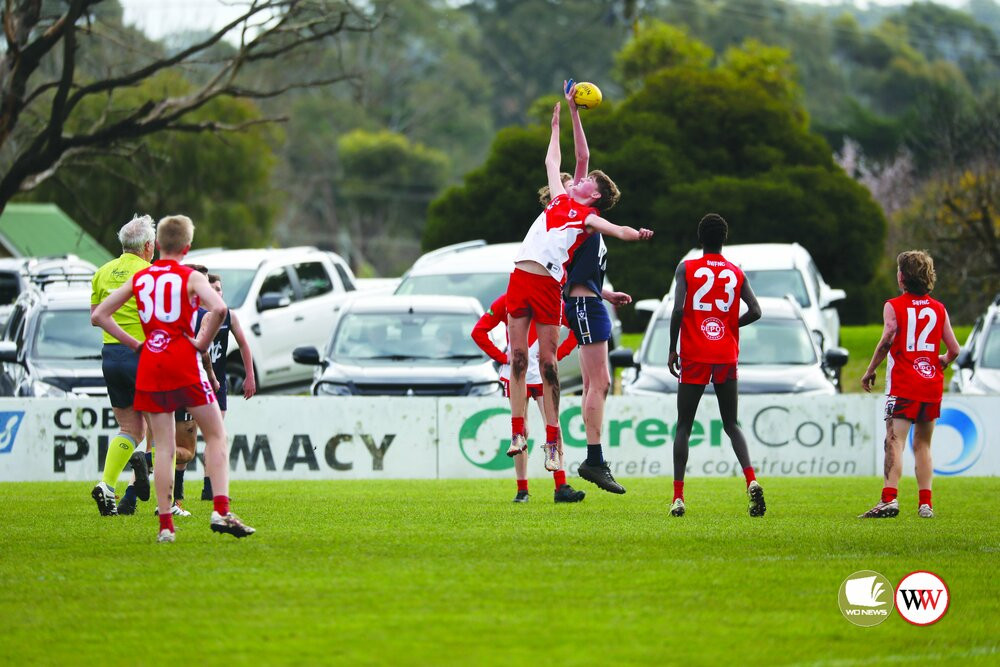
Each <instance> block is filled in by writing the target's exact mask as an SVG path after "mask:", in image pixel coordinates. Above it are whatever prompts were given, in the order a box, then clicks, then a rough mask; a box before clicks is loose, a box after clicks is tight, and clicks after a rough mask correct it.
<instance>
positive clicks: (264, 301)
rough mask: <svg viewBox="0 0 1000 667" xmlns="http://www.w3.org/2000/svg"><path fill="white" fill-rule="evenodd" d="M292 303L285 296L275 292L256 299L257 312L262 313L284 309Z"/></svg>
mask: <svg viewBox="0 0 1000 667" xmlns="http://www.w3.org/2000/svg"><path fill="white" fill-rule="evenodd" d="M291 302H292V300H291V299H289V298H288V297H287V296H285V295H283V294H278V293H277V292H267V293H266V294H261V295H260V296H259V297H257V312H258V313H263V312H264V311H265V310H274V309H275V308H284V307H285V306H287V305H289V304H290V303H291Z"/></svg>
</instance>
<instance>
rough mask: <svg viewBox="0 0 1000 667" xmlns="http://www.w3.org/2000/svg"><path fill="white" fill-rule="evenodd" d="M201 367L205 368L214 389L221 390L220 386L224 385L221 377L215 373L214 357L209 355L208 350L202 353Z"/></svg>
mask: <svg viewBox="0 0 1000 667" xmlns="http://www.w3.org/2000/svg"><path fill="white" fill-rule="evenodd" d="M201 367H202V368H204V369H205V375H206V376H208V381H209V382H210V383H211V384H212V391H219V387H220V386H222V385H221V384H220V383H219V378H218V377H216V375H215V368H214V367H213V366H212V357H211V356H209V354H208V352H202V353H201Z"/></svg>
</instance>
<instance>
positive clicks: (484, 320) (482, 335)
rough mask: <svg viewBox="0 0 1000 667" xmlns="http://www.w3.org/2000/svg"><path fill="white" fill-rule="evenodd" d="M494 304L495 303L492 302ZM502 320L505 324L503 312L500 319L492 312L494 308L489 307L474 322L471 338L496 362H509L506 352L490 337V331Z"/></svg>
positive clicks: (505, 319)
mask: <svg viewBox="0 0 1000 667" xmlns="http://www.w3.org/2000/svg"><path fill="white" fill-rule="evenodd" d="M494 305H495V304H494ZM501 322H504V323H505V324H506V322H507V317H506V313H504V318H503V319H500V317H498V316H497V315H496V313H495V312H494V308H493V307H491V308H490V309H489V310H488V311H486V312H485V313H483V316H482V317H480V318H479V321H478V322H476V326H474V327H473V328H472V340H473V341H475V343H476V345H478V346H479V349H481V350H482V351H483V352H485V353H486V354H487V355H488V356H489V358H490V359H492V360H493V361H495V362H497V363H498V364H507V363H510V362H509V360H508V359H507V353H506V352H503V351H502V350H500V348H498V347H497V346H496V345H494V344H493V341H492V340H491V339H490V332H491V331H493V329H495V328H496V326H497V325H498V324H500V323H501Z"/></svg>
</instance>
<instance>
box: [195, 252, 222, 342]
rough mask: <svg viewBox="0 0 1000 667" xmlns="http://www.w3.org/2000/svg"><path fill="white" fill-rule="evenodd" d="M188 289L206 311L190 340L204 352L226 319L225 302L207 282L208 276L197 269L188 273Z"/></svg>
mask: <svg viewBox="0 0 1000 667" xmlns="http://www.w3.org/2000/svg"><path fill="white" fill-rule="evenodd" d="M188 290H189V291H190V292H194V294H195V295H196V296H197V297H198V300H199V301H200V302H201V304H202V307H204V308H205V310H206V311H208V312H206V313H205V316H204V317H202V319H201V327H200V328H199V329H198V335H197V337H195V338H193V339H192V340H191V343H192V344H193V345H194V347H195V349H196V350H198V351H199V352H204V351H206V350H207V349H208V346H209V345H211V344H212V341H213V340H215V334H217V333H219V327H221V326H222V322H223V321H224V320H225V319H226V310H227V308H226V302H225V301H223V300H222V297H221V296H219V294H218V292H216V291H215V290H214V289H212V286H211V285H209V284H208V278H206V277H205V276H204V275H202V274H201V273H198V272H197V271H192V272H191V273H190V274H189V275H188Z"/></svg>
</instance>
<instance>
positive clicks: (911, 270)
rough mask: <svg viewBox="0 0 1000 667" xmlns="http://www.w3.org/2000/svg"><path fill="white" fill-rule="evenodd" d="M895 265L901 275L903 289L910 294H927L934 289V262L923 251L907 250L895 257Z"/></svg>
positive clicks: (935, 276)
mask: <svg viewBox="0 0 1000 667" xmlns="http://www.w3.org/2000/svg"><path fill="white" fill-rule="evenodd" d="M896 265H897V266H898V267H899V272H900V273H901V274H902V275H903V280H902V282H903V288H904V289H905V290H906V291H907V292H909V293H910V294H917V295H923V294H929V293H930V291H931V290H933V289H934V281H935V280H936V279H937V273H935V271H934V260H933V259H931V256H930V255H929V254H928V253H927V252H926V251H924V250H907V251H906V252H901V253H899V256H898V257H896Z"/></svg>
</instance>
